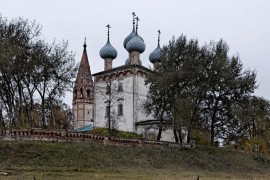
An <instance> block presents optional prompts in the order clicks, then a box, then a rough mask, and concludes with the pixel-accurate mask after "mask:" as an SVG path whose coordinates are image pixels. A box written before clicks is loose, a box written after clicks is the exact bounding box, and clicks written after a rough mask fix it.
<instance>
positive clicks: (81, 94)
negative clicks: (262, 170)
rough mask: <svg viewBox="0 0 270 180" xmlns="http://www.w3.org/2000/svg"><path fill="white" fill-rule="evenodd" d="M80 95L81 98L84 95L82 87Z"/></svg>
mask: <svg viewBox="0 0 270 180" xmlns="http://www.w3.org/2000/svg"><path fill="white" fill-rule="evenodd" d="M80 97H81V98H82V97H83V89H82V88H81V89H80Z"/></svg>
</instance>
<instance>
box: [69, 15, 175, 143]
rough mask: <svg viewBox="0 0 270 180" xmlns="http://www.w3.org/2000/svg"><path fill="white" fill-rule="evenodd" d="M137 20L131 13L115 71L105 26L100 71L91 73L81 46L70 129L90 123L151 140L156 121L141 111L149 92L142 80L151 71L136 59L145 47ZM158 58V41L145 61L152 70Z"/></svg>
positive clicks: (170, 135) (167, 138)
mask: <svg viewBox="0 0 270 180" xmlns="http://www.w3.org/2000/svg"><path fill="white" fill-rule="evenodd" d="M135 20H136V26H135ZM138 20H139V19H138V18H135V14H134V13H133V29H132V32H131V33H130V34H129V35H128V36H127V37H126V38H125V39H124V43H123V46H124V48H125V49H126V50H127V51H128V53H129V57H128V59H127V60H126V61H125V65H122V66H119V67H115V68H113V66H112V64H113V60H114V59H115V58H116V57H117V51H116V49H115V48H114V47H113V46H112V45H111V43H110V35H109V28H110V26H109V25H108V26H107V27H108V40H107V43H106V44H105V46H104V47H103V48H102V49H101V50H100V57H101V58H102V59H103V60H104V71H101V72H98V73H95V74H91V71H90V65H89V61H88V57H87V52H86V43H85V44H84V50H83V55H82V59H81V62H80V66H79V71H78V75H77V78H76V81H75V85H74V89H73V103H72V104H73V108H72V109H73V126H74V128H80V127H83V126H86V125H89V124H92V125H93V126H94V127H95V128H98V127H110V128H115V129H118V130H123V131H129V132H136V133H138V134H143V136H144V137H145V138H146V139H152V140H155V138H156V135H157V133H158V125H159V121H158V120H155V119H154V117H153V116H152V115H147V114H146V113H145V112H144V110H143V103H144V102H145V101H146V100H147V93H148V90H149V87H147V86H146V85H145V80H146V78H147V75H148V74H149V73H152V72H153V71H152V70H150V69H148V68H146V67H144V66H142V63H141V60H140V54H141V53H143V52H144V50H145V44H144V40H143V39H142V37H140V36H139V35H138ZM159 33H160V32H159ZM160 59H161V48H160V45H159V38H158V46H157V48H156V49H155V50H154V51H153V52H152V53H151V54H150V56H149V60H150V61H151V63H153V65H154V67H156V66H158V64H159V63H160ZM93 79H94V80H93ZM161 139H162V140H165V141H174V137H173V133H172V130H171V129H168V130H166V131H163V133H162V138H161Z"/></svg>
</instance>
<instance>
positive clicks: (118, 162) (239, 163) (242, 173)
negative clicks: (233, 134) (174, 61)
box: [0, 141, 270, 179]
mask: <svg viewBox="0 0 270 180" xmlns="http://www.w3.org/2000/svg"><path fill="white" fill-rule="evenodd" d="M0 155H1V156H0V172H1V171H2V172H9V173H10V174H11V176H7V177H3V176H2V177H1V176H0V179H1V178H5V179H8V178H10V179H14V178H15V177H16V178H19V179H32V177H33V176H35V177H36V178H37V179H76V178H77V179H89V178H92V179H164V178H165V179H196V178H197V176H200V179H211V178H212V179H228V178H236V179H248V178H253V177H257V178H259V179H270V173H269V172H270V171H269V170H270V161H269V160H268V159H266V158H254V157H253V156H252V155H250V154H246V153H241V152H237V151H232V150H225V149H221V148H213V147H196V148H194V149H176V148H169V147H153V146H117V145H108V146H105V145H103V144H96V143H91V142H61V143H56V142H44V141H31V142H30V141H21V142H18V141H12V142H6V141H0Z"/></svg>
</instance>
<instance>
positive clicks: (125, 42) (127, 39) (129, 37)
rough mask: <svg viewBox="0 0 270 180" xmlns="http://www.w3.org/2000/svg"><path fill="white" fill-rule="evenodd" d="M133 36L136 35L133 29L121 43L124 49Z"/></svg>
mask: <svg viewBox="0 0 270 180" xmlns="http://www.w3.org/2000/svg"><path fill="white" fill-rule="evenodd" d="M135 35H136V32H135V30H134V29H133V31H132V32H131V33H130V34H129V35H128V36H127V37H126V38H125V40H124V43H123V45H124V48H125V49H126V47H127V43H128V42H129V41H130V40H131V39H132V38H133V37H134V36H135Z"/></svg>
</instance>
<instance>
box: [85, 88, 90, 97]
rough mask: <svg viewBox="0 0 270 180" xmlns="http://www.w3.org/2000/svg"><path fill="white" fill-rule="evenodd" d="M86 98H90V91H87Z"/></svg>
mask: <svg viewBox="0 0 270 180" xmlns="http://www.w3.org/2000/svg"><path fill="white" fill-rule="evenodd" d="M86 96H87V97H90V89H87V90H86Z"/></svg>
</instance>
